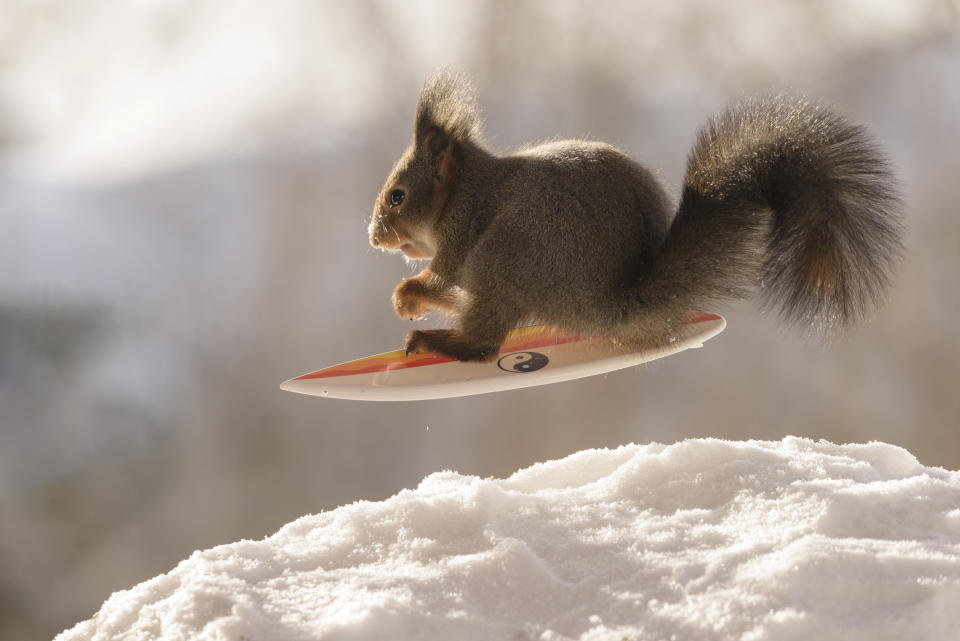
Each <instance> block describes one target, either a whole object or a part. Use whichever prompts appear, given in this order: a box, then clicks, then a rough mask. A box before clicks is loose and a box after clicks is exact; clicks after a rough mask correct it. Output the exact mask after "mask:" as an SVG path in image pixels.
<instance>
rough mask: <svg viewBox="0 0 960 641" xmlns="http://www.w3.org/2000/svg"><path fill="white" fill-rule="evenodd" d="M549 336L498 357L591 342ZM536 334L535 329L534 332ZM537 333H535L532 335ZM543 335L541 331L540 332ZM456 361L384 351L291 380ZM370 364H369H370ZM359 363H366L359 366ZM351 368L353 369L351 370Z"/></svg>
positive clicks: (702, 316) (694, 319) (695, 318)
mask: <svg viewBox="0 0 960 641" xmlns="http://www.w3.org/2000/svg"><path fill="white" fill-rule="evenodd" d="M720 318H721V317H720V316H717V315H716V314H708V313H695V314H691V315H690V316H689V318H688V319H687V323H688V324H691V325H692V324H696V323H705V322H709V321H716V320H720ZM525 330H527V331H530V330H533V328H529V329H528V328H520V329H519V330H515V331H517V332H520V333H521V334H522V333H525ZM548 331H549V333H546V335H544V336H542V337H540V338H538V339H536V340H527V341H524V340H523V339H524V337H523V336H522V335H521V336H518V337H516V338H513V339H509V338H508V339H507V341H506V342H505V343H504V345H503V347H502V348H501V350H500V353H501V354H509V353H510V352H523V351H526V350H530V349H535V348H537V347H546V346H549V345H564V344H567V343H574V342H580V341H589V340H593V339H592V338H591V337H589V336H579V335H576V334H561V333H560V332H559V331H551V330H548ZM534 332H535V330H534ZM535 333H537V332H535ZM540 333H541V334H543V332H540ZM454 360H455V359H453V358H450V357H449V356H440V355H438V354H429V353H427V354H415V355H413V356H405V355H404V354H403V351H402V350H397V351H395V352H387V353H386V354H380V355H377V356H368V357H367V358H362V359H360V360H359V361H350V362H348V363H341V364H340V365H334V366H333V367H328V368H326V369H322V370H319V371H316V372H312V373H310V374H304V375H303V376H298V377H297V378H295V379H293V380H295V381H304V380H311V379H318V378H334V377H337V376H355V375H358V374H374V373H376V372H388V371H393V370H398V369H409V368H412V367H424V366H426V365H439V364H441V363H451V362H453V361H454ZM371 361H372V362H371ZM361 363H368V364H364V365H361ZM351 366H352V367H351Z"/></svg>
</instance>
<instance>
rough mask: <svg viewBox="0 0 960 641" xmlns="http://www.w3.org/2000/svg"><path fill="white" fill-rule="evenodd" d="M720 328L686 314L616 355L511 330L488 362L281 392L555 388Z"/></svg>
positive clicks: (445, 362) (404, 367)
mask: <svg viewBox="0 0 960 641" xmlns="http://www.w3.org/2000/svg"><path fill="white" fill-rule="evenodd" d="M726 325H727V322H726V321H725V320H724V319H723V317H722V316H718V315H717V314H704V313H697V314H692V315H691V316H690V317H689V319H688V321H687V324H686V325H685V327H684V330H683V331H682V332H680V336H677V337H676V338H675V339H670V342H669V343H668V344H667V345H666V346H664V347H660V348H657V349H650V350H639V351H638V350H636V349H628V348H623V347H616V346H613V345H611V344H610V343H608V342H606V341H604V340H602V339H600V338H595V337H590V336H579V335H576V334H567V333H564V332H562V331H560V330H558V329H557V328H555V327H551V326H549V325H535V326H531V327H521V328H519V329H515V330H513V331H512V332H511V333H510V335H509V336H508V337H507V340H506V341H504V344H503V346H502V347H501V349H500V355H499V357H498V358H497V360H495V361H490V362H485V363H461V362H459V361H456V360H454V359H452V358H449V357H446V356H439V355H437V354H429V353H426V354H411V355H410V356H407V355H406V354H405V353H404V350H402V349H400V350H396V351H393V352H386V353H384V354H377V355H376V356H368V357H366V358H361V359H358V360H355V361H350V362H348V363H342V364H340V365H334V366H333V367H328V368H326V369H322V370H319V371H317V372H312V373H310V374H304V375H303V376H298V377H297V378H292V379H290V380H289V381H286V382H284V383H282V384H281V385H280V388H281V389H284V390H287V391H290V392H299V393H301V394H311V395H313V396H322V397H326V398H343V399H353V400H363V401H420V400H427V399H433V398H450V397H453V396H469V395H471V394H485V393H487V392H499V391H503V390H511V389H518V388H521V387H532V386H534V385H546V384H548V383H559V382H560V381H569V380H573V379H576V378H584V377H586V376H594V375H596V374H605V373H607V372H612V371H615V370H618V369H623V368H626V367H632V366H634V365H639V364H641V363H646V362H648V361H652V360H656V359H658V358H663V357H665V356H670V355H671V354H676V353H677V352H682V351H683V350H685V349H689V348H693V347H701V346H702V345H703V342H704V341H706V340H708V339H710V338H713V337H714V336H716V335H717V334H719V333H720V332H721V331H723V328H724V327H726Z"/></svg>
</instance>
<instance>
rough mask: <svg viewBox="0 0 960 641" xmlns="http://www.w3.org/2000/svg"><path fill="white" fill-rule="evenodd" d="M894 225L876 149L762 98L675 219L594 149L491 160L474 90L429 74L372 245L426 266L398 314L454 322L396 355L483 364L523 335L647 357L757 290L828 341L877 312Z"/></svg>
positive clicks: (734, 110)
mask: <svg viewBox="0 0 960 641" xmlns="http://www.w3.org/2000/svg"><path fill="white" fill-rule="evenodd" d="M674 211H675V212H676V213H674ZM900 221H901V203H900V199H899V197H898V195H897V190H896V182H895V179H894V178H893V176H892V173H891V171H890V169H889V168H888V165H887V162H886V160H885V159H884V157H883V155H882V154H881V153H880V151H879V149H878V148H877V146H876V145H875V144H874V143H873V142H872V141H871V140H870V138H869V137H868V136H867V135H866V133H865V131H864V129H863V128H862V127H859V126H857V125H853V124H851V123H849V122H848V121H847V120H846V119H845V118H843V117H842V116H841V115H839V114H837V113H835V112H833V111H831V110H829V109H827V108H824V107H822V106H820V105H818V104H815V103H810V102H807V101H805V100H801V99H792V98H784V97H772V98H756V99H750V100H747V101H744V102H742V103H740V104H738V105H735V106H733V107H730V108H728V109H727V110H726V111H724V112H723V113H721V114H720V115H719V116H717V117H716V118H714V119H712V120H710V121H709V122H708V123H707V124H706V125H705V126H704V127H703V128H702V129H701V130H700V132H699V134H698V136H697V139H696V143H695V145H694V147H693V150H692V151H691V152H690V155H689V159H688V164H687V172H686V177H685V179H684V182H683V187H682V193H681V196H680V204H679V207H677V208H676V209H674V206H673V204H672V202H671V199H670V197H669V196H668V195H667V193H666V191H665V190H664V188H663V187H662V186H661V184H660V182H659V181H658V180H657V179H656V178H655V177H654V175H653V174H652V173H651V172H650V171H649V170H648V169H646V168H645V167H643V166H642V165H640V164H638V163H637V162H635V161H633V160H631V159H630V158H629V157H628V156H626V155H625V154H624V153H623V152H621V151H619V150H618V149H616V148H614V147H612V146H610V145H607V144H604V143H601V142H591V141H586V140H560V141H551V142H546V143H542V144H536V145H529V146H526V147H522V148H521V149H519V150H517V151H515V152H513V153H510V154H506V155H498V154H495V153H493V152H491V151H490V150H489V149H488V148H487V147H486V145H485V144H484V141H483V136H482V130H481V119H480V114H479V110H478V108H477V102H476V98H475V93H474V90H473V88H472V87H471V85H470V83H469V82H468V81H467V80H466V79H465V78H464V77H463V76H462V75H461V74H458V73H454V72H451V71H447V70H441V71H439V72H436V73H435V74H434V75H433V76H431V77H430V78H429V79H428V80H427V81H426V83H425V85H424V87H423V90H422V92H421V94H420V99H419V102H418V104H417V109H416V115H415V118H414V127H413V142H412V144H411V145H410V146H409V148H408V149H407V150H406V151H405V152H404V153H403V155H402V156H401V157H400V159H399V160H398V161H397V163H396V165H395V166H394V168H393V171H392V172H391V173H390V175H389V177H388V178H387V181H386V183H384V186H383V188H382V190H381V191H380V194H379V195H378V196H377V200H376V203H375V205H374V210H373V218H372V220H371V222H370V226H369V235H370V243H371V244H372V245H373V246H374V247H377V248H380V249H383V250H387V251H400V252H402V253H403V254H404V255H406V256H407V257H408V258H414V259H429V260H430V264H429V266H428V267H427V268H426V269H424V270H423V271H422V272H420V274H418V275H417V276H414V277H412V278H407V279H405V280H403V281H402V282H401V283H400V285H399V286H397V288H396V290H395V291H394V293H393V305H394V308H395V310H396V312H397V314H399V315H400V316H401V317H403V318H410V319H415V318H419V317H422V316H423V315H424V314H425V313H426V312H427V311H429V310H441V311H443V312H446V313H450V314H453V315H454V316H455V317H456V318H457V319H458V321H459V327H458V328H456V329H434V330H422V331H413V332H411V333H410V335H409V336H408V339H407V344H406V348H407V353H408V354H410V353H416V352H426V351H429V352H434V353H438V354H443V355H447V356H450V357H453V358H456V359H459V360H462V361H483V360H490V359H493V358H495V357H496V356H497V354H498V351H499V348H500V346H501V344H502V343H503V341H504V338H505V337H506V335H507V333H508V332H509V331H510V330H511V329H513V328H514V327H516V326H517V325H518V324H521V323H525V322H533V321H536V322H542V323H548V324H552V325H555V326H558V327H560V328H561V329H564V330H568V331H571V332H576V333H580V334H587V335H592V336H600V337H604V338H607V339H609V340H610V341H612V342H616V343H618V344H621V345H628V346H629V345H635V346H638V347H639V346H650V345H656V344H657V343H662V342H665V341H668V340H670V338H671V337H672V336H676V335H677V333H678V332H680V331H682V325H683V322H684V319H685V318H686V316H687V314H689V313H690V312H692V311H697V310H702V309H704V308H706V307H707V306H709V305H711V304H714V303H718V302H722V301H723V300H727V299H731V298H738V297H744V296H747V295H749V294H751V293H753V292H756V291H757V290H759V294H760V296H761V297H762V299H763V300H764V301H765V302H766V303H768V304H770V305H771V306H774V307H777V308H779V310H780V311H781V313H782V316H783V317H784V318H785V319H786V320H790V321H794V322H796V323H799V324H802V325H805V326H807V327H811V328H814V329H818V330H822V331H823V332H824V333H826V334H831V333H833V332H834V331H836V330H842V329H844V328H846V327H847V326H848V325H850V324H851V323H853V322H854V321H857V320H859V319H861V318H862V317H863V316H865V315H866V314H867V313H869V312H870V310H872V309H873V307H874V306H875V305H876V304H877V303H878V302H879V301H880V300H881V299H882V297H883V295H884V292H885V290H886V288H887V286H888V284H889V281H890V277H891V273H892V270H893V268H894V266H895V263H896V260H897V258H898V257H899V255H900V254H901V252H902V241H901V237H902V225H901V222H900Z"/></svg>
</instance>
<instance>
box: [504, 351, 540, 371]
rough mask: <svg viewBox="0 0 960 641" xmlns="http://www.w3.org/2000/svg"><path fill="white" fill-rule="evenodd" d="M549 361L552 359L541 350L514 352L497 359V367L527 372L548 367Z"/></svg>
mask: <svg viewBox="0 0 960 641" xmlns="http://www.w3.org/2000/svg"><path fill="white" fill-rule="evenodd" d="M549 362H550V359H549V358H547V357H546V356H544V355H543V354H540V353H539V352H514V353H512V354H507V355H506V356H502V357H501V358H500V360H499V361H497V367H499V368H500V369H502V370H503V371H505V372H516V373H518V374H526V373H528V372H535V371H537V370H538V369H542V368H544V367H546V365H547V363H549Z"/></svg>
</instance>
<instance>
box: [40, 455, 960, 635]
mask: <svg viewBox="0 0 960 641" xmlns="http://www.w3.org/2000/svg"><path fill="white" fill-rule="evenodd" d="M958 606H960V473H958V472H950V471H946V470H943V469H939V468H929V467H924V466H922V465H920V464H919V463H918V462H917V460H916V459H915V458H914V457H913V456H912V455H910V454H909V453H908V452H907V451H905V450H903V449H900V448H897V447H894V446H892V445H886V444H883V443H871V444H866V445H834V444H831V443H827V442H823V441H821V442H814V441H810V440H804V439H797V438H792V437H789V438H786V439H784V440H783V441H782V442H758V441H751V442H730V441H719V440H688V441H682V442H680V443H677V444H675V445H670V446H665V445H659V444H652V445H645V446H641V445H628V446H623V447H620V448H618V449H616V450H589V451H583V452H579V453H576V454H573V455H571V456H569V457H567V458H565V459H562V460H558V461H551V462H547V463H541V464H537V465H534V466H532V467H530V468H527V469H524V470H521V471H519V472H517V473H516V474H514V475H513V476H511V477H509V478H507V479H502V480H500V479H481V478H478V477H474V476H463V475H460V474H457V473H454V472H441V473H437V474H433V475H431V476H428V477H427V478H426V479H424V480H423V482H422V483H421V484H420V486H419V487H417V488H416V489H415V490H404V491H402V492H400V493H399V494H397V495H396V496H393V497H391V498H389V499H387V500H385V501H382V502H376V503H371V502H359V503H354V504H352V505H347V506H344V507H341V508H338V509H336V510H333V511H330V512H325V513H323V514H319V515H311V516H305V517H302V518H300V519H298V520H296V521H294V522H293V523H290V524H288V525H286V526H285V527H283V528H282V529H281V530H280V531H279V532H277V533H276V534H274V535H273V536H271V537H268V538H266V539H264V540H262V541H240V542H238V543H233V544H229V545H222V546H219V547H216V548H213V549H210V550H206V551H202V552H200V551H198V552H195V553H194V554H193V555H192V556H190V558H188V559H187V560H185V561H183V562H182V563H180V564H179V565H178V566H177V567H176V568H175V569H173V570H172V571H171V572H169V573H167V574H164V575H161V576H158V577H156V578H154V579H151V580H149V581H146V582H144V583H141V584H140V585H138V586H136V587H134V588H132V589H130V590H127V591H123V592H118V593H116V594H114V595H113V596H112V597H110V599H108V600H107V602H106V603H105V604H104V605H103V607H102V608H101V610H100V612H99V613H98V614H97V616H96V617H94V618H92V619H90V620H87V621H84V622H82V623H80V624H78V625H77V626H76V627H75V628H73V629H72V630H70V631H67V632H65V633H64V634H62V635H60V636H59V637H58V641H75V640H79V639H170V640H174V639H178V640H179V639H187V638H191V639H236V640H240V639H246V640H249V641H266V640H268V639H278V640H279V639H285V640H286V639H320V638H323V639H387V638H389V639H514V640H517V639H543V640H556V639H611V640H615V641H620V640H621V639H624V638H626V639H683V640H694V639H742V640H745V641H746V640H760V639H776V640H778V641H782V640H785V639H804V640H808V639H844V640H846V641H853V640H858V639H863V640H867V639H869V640H871V641H876V640H878V639H897V640H901V639H914V640H916V639H955V638H957V637H956V636H955V635H956V632H957V630H958V629H960V607H958Z"/></svg>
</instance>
